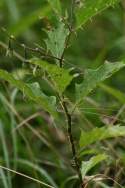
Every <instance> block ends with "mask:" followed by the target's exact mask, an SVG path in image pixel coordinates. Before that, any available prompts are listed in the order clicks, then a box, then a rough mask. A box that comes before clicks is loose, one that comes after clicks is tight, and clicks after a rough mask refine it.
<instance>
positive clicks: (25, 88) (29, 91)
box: [0, 69, 57, 117]
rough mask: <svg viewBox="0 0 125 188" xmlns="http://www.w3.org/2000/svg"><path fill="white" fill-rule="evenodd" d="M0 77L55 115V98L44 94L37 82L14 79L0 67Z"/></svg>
mask: <svg viewBox="0 0 125 188" xmlns="http://www.w3.org/2000/svg"><path fill="white" fill-rule="evenodd" d="M0 78H2V79H4V80H6V81H8V82H9V83H10V84H12V85H14V86H15V87H17V88H18V89H19V90H21V91H22V92H23V93H24V94H25V95H26V96H27V97H29V99H31V100H32V101H35V102H36V103H38V104H39V105H41V106H42V107H43V108H44V110H46V111H47V112H49V113H50V114H51V115H53V116H55V117H56V116H57V113H56V104H55V103H56V98H55V97H53V96H51V97H48V96H46V95H45V94H44V93H43V92H42V91H41V89H40V87H39V84H38V83H33V84H25V83H24V82H22V81H20V80H17V79H15V78H14V77H13V76H12V74H11V73H8V72H7V71H4V70H1V69H0Z"/></svg>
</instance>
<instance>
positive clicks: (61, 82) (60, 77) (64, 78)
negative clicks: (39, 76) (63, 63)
mask: <svg viewBox="0 0 125 188" xmlns="http://www.w3.org/2000/svg"><path fill="white" fill-rule="evenodd" d="M31 63H32V64H34V65H38V66H39V67H41V68H42V69H44V70H45V71H47V73H48V74H49V75H50V77H51V80H52V81H53V84H54V87H55V88H56V90H57V91H58V92H59V93H63V92H64V91H65V89H66V87H67V86H68V85H69V84H70V82H71V81H72V79H73V76H72V75H70V74H69V70H66V69H64V68H60V67H58V66H57V65H53V64H49V63H47V62H45V61H43V60H40V59H32V60H31Z"/></svg>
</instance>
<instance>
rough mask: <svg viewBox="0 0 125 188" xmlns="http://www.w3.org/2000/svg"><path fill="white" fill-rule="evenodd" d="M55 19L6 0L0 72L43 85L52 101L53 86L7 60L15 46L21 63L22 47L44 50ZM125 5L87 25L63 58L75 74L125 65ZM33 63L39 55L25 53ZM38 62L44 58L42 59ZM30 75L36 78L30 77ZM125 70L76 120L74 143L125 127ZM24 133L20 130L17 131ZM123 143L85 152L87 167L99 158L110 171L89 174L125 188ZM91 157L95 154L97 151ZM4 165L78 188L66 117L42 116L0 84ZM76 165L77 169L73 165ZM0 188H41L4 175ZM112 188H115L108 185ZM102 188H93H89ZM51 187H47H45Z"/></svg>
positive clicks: (42, 0) (0, 15) (28, 3)
mask: <svg viewBox="0 0 125 188" xmlns="http://www.w3.org/2000/svg"><path fill="white" fill-rule="evenodd" d="M61 3H62V7H63V13H64V14H65V12H66V11H67V12H70V8H71V7H70V5H71V1H70V0H67V1H66V0H62V1H61ZM56 23H57V18H56V16H55V14H54V12H53V11H52V10H51V8H50V6H49V4H48V2H47V1H46V0H35V1H33V0H0V27H1V30H0V68H3V69H6V70H9V71H11V72H13V73H14V74H15V75H16V76H17V78H21V79H24V80H25V81H26V82H33V81H36V80H37V79H39V81H40V83H41V86H42V88H43V90H44V91H45V92H46V93H47V94H51V93H52V91H51V90H50V89H49V86H48V84H47V82H45V81H43V80H42V79H41V77H33V76H32V75H31V74H30V71H32V67H31V66H29V65H27V64H26V63H23V62H22V61H20V60H19V59H18V58H16V57H13V56H11V57H10V56H9V57H8V56H6V51H7V50H6V49H5V47H6V45H7V47H8V44H9V35H13V36H14V37H15V39H14V40H11V47H12V49H15V50H16V52H17V53H18V55H21V56H22V57H24V55H25V51H24V48H23V47H22V46H21V44H26V45H27V46H29V47H31V48H36V47H37V46H38V45H39V46H41V47H43V48H46V46H45V42H44V40H45V39H46V37H47V35H46V32H45V30H49V29H51V28H53V27H54V26H56ZM124 52H125V2H124V0H123V1H122V2H121V3H120V4H118V5H117V6H115V7H114V8H109V9H108V10H105V11H104V12H103V13H101V14H99V15H98V16H96V17H95V18H93V19H92V20H91V21H89V22H88V23H87V24H86V25H85V26H84V28H83V29H81V30H79V31H78V33H77V34H76V35H73V36H72V38H71V41H70V46H69V48H68V50H67V51H66V54H65V59H66V64H65V66H66V67H68V68H71V67H75V68H76V70H77V71H80V72H84V70H85V69H86V68H97V67H98V66H99V65H101V64H103V63H104V61H105V60H108V61H111V62H112V61H113V62H114V61H119V60H121V59H124V58H125V53H124ZM26 53H27V58H31V57H34V56H36V53H33V52H31V51H28V50H27V52H26ZM38 56H39V55H38ZM27 70H30V71H29V72H28V71H27ZM124 71H125V70H124V69H123V70H121V71H120V72H118V73H117V74H115V75H114V76H113V77H112V78H111V79H108V81H106V82H105V83H103V84H101V85H100V86H99V87H98V89H96V90H95V91H94V92H93V93H92V94H91V95H90V96H89V97H87V98H86V100H85V103H84V106H81V108H80V112H79V113H80V115H81V116H80V118H79V115H78V116H76V117H74V119H73V128H74V133H75V134H74V136H75V139H76V144H77V143H78V142H77V141H78V139H79V134H80V129H81V128H82V129H84V130H89V129H91V128H92V127H95V126H97V127H100V126H102V125H104V124H109V123H110V122H112V121H113V123H114V124H116V123H117V124H121V125H124V123H125V111H124V109H125V73H124ZM75 81H76V80H75V79H74V81H73V83H72V85H71V86H70V87H69V88H68V89H67V96H70V97H72V91H73V87H74V82H75ZM17 126H20V127H19V128H18V129H15V128H16V127H17ZM124 141H125V139H124V138H122V140H121V138H119V139H116V140H111V141H110V142H108V141H107V142H104V143H101V144H99V143H97V144H96V145H94V146H92V147H90V146H89V148H87V149H89V152H88V153H87V152H86V154H84V155H83V156H84V159H88V158H89V157H90V156H91V155H92V154H93V153H100V152H102V151H105V152H106V153H110V155H111V159H110V161H108V163H106V164H103V165H98V166H96V168H93V170H92V171H91V172H90V175H91V174H96V173H98V174H99V173H104V174H106V175H107V176H110V177H112V178H115V179H116V180H117V181H119V182H120V184H121V185H125V164H124V163H125V144H124ZM92 149H93V150H92ZM0 164H1V165H3V166H7V168H10V169H14V170H15V171H19V172H21V173H24V174H27V175H29V176H31V177H34V178H36V179H39V180H41V181H43V182H46V183H48V184H50V185H53V186H54V187H60V188H64V187H65V188H76V187H78V185H77V178H76V176H75V175H76V173H75V170H74V166H73V164H72V160H71V152H70V149H69V144H68V139H67V133H66V126H65V121H64V116H63V115H62V116H61V117H60V122H58V124H55V123H53V121H52V119H51V118H50V117H49V116H48V114H46V113H45V112H44V111H43V110H41V108H40V106H38V105H36V104H34V103H32V102H30V101H28V100H27V99H25V96H23V95H22V94H21V93H20V92H18V90H17V89H15V88H13V87H12V86H11V85H9V84H8V83H6V82H4V81H2V80H0ZM71 164H72V165H71ZM0 177H1V178H0V187H1V188H2V187H5V188H12V187H13V188H37V187H38V188H40V187H44V186H41V185H40V184H39V183H35V182H33V181H31V180H28V179H27V178H24V177H21V176H19V175H16V174H15V173H11V172H7V171H3V170H2V169H1V170H0ZM108 185H109V186H108V187H117V185H115V183H114V182H112V181H108ZM100 186H101V187H104V188H106V186H104V185H97V184H96V183H95V184H92V185H90V187H95V188H96V187H100ZM45 187H46V186H45Z"/></svg>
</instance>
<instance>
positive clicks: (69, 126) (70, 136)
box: [62, 100, 84, 188]
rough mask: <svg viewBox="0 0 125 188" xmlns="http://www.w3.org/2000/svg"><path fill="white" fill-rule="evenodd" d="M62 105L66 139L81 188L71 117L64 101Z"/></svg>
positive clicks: (81, 181) (80, 175) (81, 182)
mask: <svg viewBox="0 0 125 188" xmlns="http://www.w3.org/2000/svg"><path fill="white" fill-rule="evenodd" d="M62 105H63V108H64V111H65V115H66V119H67V126H68V137H69V141H70V144H71V149H72V155H73V159H74V162H75V166H76V170H77V173H78V177H79V181H80V187H81V188H83V187H84V185H83V180H82V174H81V170H80V165H79V161H78V158H77V155H76V149H75V144H74V139H73V135H72V116H71V114H70V113H69V111H68V108H67V105H66V103H65V101H64V100H63V102H62Z"/></svg>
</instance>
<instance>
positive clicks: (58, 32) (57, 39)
mask: <svg viewBox="0 0 125 188" xmlns="http://www.w3.org/2000/svg"><path fill="white" fill-rule="evenodd" d="M47 34H48V39H47V40H46V41H45V43H46V46H47V50H48V51H50V52H51V53H52V55H53V56H55V57H58V58H61V56H62V54H63V51H64V49H65V42H66V37H67V36H68V34H69V30H68V29H67V28H66V27H65V25H64V24H63V23H60V24H59V25H58V27H57V28H55V29H53V30H51V31H48V32H47Z"/></svg>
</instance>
